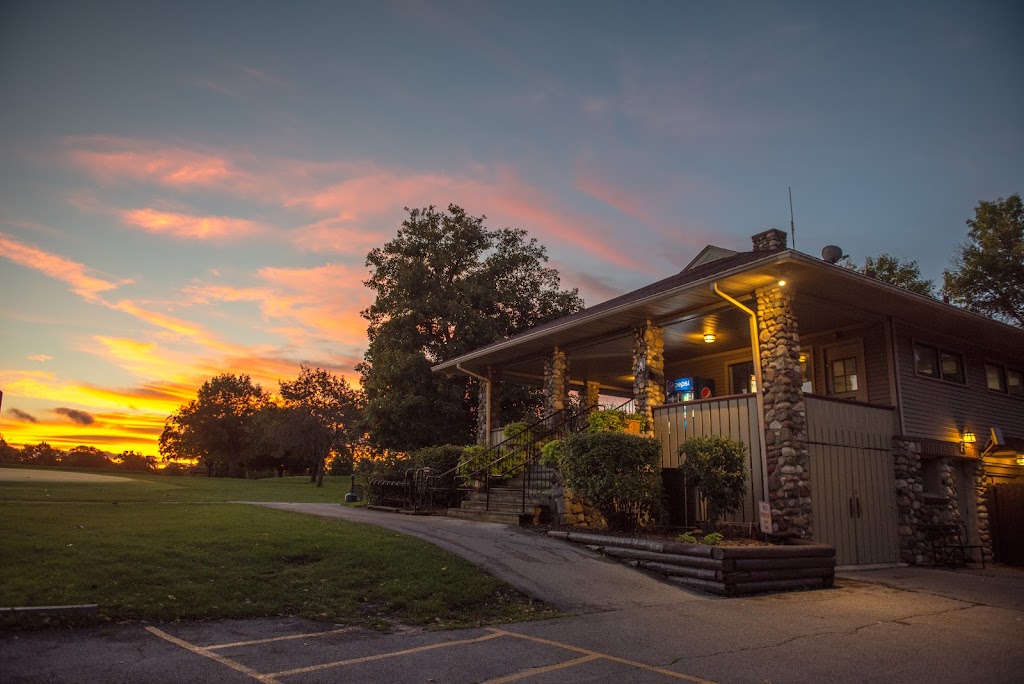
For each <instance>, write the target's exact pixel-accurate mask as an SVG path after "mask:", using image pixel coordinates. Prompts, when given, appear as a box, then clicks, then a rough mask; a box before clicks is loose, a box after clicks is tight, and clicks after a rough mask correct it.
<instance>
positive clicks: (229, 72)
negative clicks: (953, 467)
mask: <svg viewBox="0 0 1024 684" xmlns="http://www.w3.org/2000/svg"><path fill="white" fill-rule="evenodd" d="M834 5H838V4H837V3H818V2H807V3H788V2H781V3H765V2H758V3H754V2H749V3H737V2H725V3H707V2H704V3H698V2H688V1H684V0H680V1H678V2H569V1H564V2H524V1H522V0H516V1H515V2H511V1H509V2H436V3H435V2H412V1H410V2H372V3H371V2H361V3H357V2H316V3H314V2H303V1H301V0H298V1H296V2H287V3H285V2H257V1H244V2H241V1H240V2H229V1H227V0H215V1H213V2H209V1H208V2H201V3H200V2H189V1H187V0H178V1H176V2H168V3H157V2H103V1H96V2H61V3H42V2H35V1H19V0H13V1H10V2H5V3H3V5H2V7H0V257H2V258H0V287H2V292H3V296H2V297H0V320H2V327H0V390H2V391H3V393H4V396H3V408H2V413H0V433H2V434H3V436H4V437H5V438H6V439H7V440H8V442H11V443H15V444H23V443H26V442H27V443H35V442H38V441H40V440H46V441H48V442H50V443H51V444H53V445H55V446H59V447H61V448H64V449H67V448H69V447H71V446H75V445H77V444H90V445H94V446H97V447H100V448H102V449H107V450H110V451H114V452H120V451H121V450H123V449H137V450H139V451H142V452H143V453H147V454H153V455H156V453H157V448H156V439H157V437H158V436H159V434H160V431H161V429H162V427H163V422H164V419H165V417H166V416H167V415H168V414H170V413H172V412H173V411H174V410H175V409H176V408H177V407H178V406H179V405H180V404H181V403H183V402H184V401H186V400H187V399H189V398H191V397H194V395H195V390H196V388H197V387H198V385H199V384H201V383H202V382H203V381H204V380H206V379H208V378H210V377H212V376H213V375H216V374H218V373H221V372H234V373H248V374H250V375H252V376H253V378H254V379H255V380H256V381H257V382H259V383H261V384H262V385H263V386H264V388H266V389H269V390H276V389H277V383H278V380H290V379H293V378H294V377H295V376H296V375H298V372H299V364H300V363H304V364H307V365H313V366H320V367H325V368H329V369H331V370H332V371H334V372H336V373H338V374H343V375H345V377H346V378H347V379H349V380H350V381H352V382H355V381H356V380H357V379H358V375H357V374H356V373H355V372H354V371H353V370H352V368H353V365H354V364H355V363H357V362H358V361H359V360H360V359H361V357H362V354H363V351H364V349H365V346H366V337H365V322H364V321H363V320H362V319H361V318H360V317H359V311H360V310H361V309H362V308H364V307H366V306H367V305H368V304H369V303H370V302H371V298H370V293H369V291H368V290H367V289H366V288H364V287H363V285H362V281H363V280H364V279H365V278H366V269H365V266H364V261H365V257H366V253H367V251H369V250H370V249H371V248H373V247H375V246H379V245H382V244H383V243H384V242H386V241H387V240H388V239H390V238H391V237H392V236H393V235H394V234H395V232H396V230H397V228H398V226H399V224H400V222H401V221H402V218H403V217H404V216H405V212H404V210H403V207H406V206H409V207H413V206H425V205H428V204H435V205H438V206H446V205H447V204H448V203H456V204H459V205H461V206H463V207H464V208H465V209H466V210H467V211H468V212H470V213H471V214H474V215H480V214H485V215H486V216H487V224H488V225H489V226H490V227H491V228H501V227H504V226H512V227H516V228H523V229H526V230H527V231H529V233H530V235H531V236H534V237H537V238H538V239H539V240H540V241H541V242H542V243H543V244H545V245H546V246H547V248H548V252H549V255H550V257H551V262H550V263H551V265H553V266H554V267H555V268H557V269H558V270H559V271H560V272H561V274H562V278H563V285H564V286H569V287H579V288H580V291H581V294H582V295H583V296H584V299H585V300H586V302H587V303H588V304H596V303H598V302H600V301H602V300H604V299H607V298H608V297H610V296H613V295H616V294H619V293H621V292H624V291H626V290H629V289H633V288H635V287H637V286H640V285H643V284H646V283H648V282H651V281H653V280H656V279H658V278H662V277H664V276H667V275H669V274H671V273H673V272H676V271H678V270H679V269H680V268H681V267H682V266H684V265H685V264H686V263H687V262H688V261H689V260H690V259H692V258H693V257H694V256H695V255H696V253H697V252H698V251H699V250H700V249H701V248H702V247H703V246H704V245H706V244H708V243H714V244H718V245H721V246H723V247H729V248H732V249H749V245H750V241H749V236H750V235H752V234H753V233H755V232H759V231H761V230H764V229H766V228H770V227H779V228H784V229H787V231H788V227H789V203H788V197H787V187H789V186H792V189H793V203H794V210H795V217H796V247H797V248H798V249H800V250H801V251H805V252H807V253H809V254H814V255H817V254H819V253H820V250H821V248H822V247H823V246H824V245H826V244H829V243H834V244H838V245H840V246H842V247H843V248H844V249H845V251H846V252H847V253H848V254H850V255H851V256H852V257H853V258H854V259H855V260H857V261H859V262H863V259H864V257H865V256H869V255H872V256H874V255H877V254H879V253H881V252H889V253H891V254H894V255H896V256H898V257H901V258H905V259H916V260H918V262H919V263H920V265H921V268H922V271H923V273H924V275H925V276H927V277H931V278H936V279H937V280H940V279H941V272H942V269H943V268H945V267H947V266H948V260H949V257H950V255H951V254H952V251H953V248H954V245H955V244H956V243H958V242H961V241H963V240H964V239H965V237H966V227H965V225H964V221H965V220H966V219H968V218H969V217H971V216H972V215H973V209H974V207H975V205H976V204H977V203H978V201H979V200H982V199H987V200H993V199H996V198H997V197H1005V196H1007V195H1010V194H1012V193H1015V192H1024V114H1022V112H1024V91H1022V89H1021V87H1020V80H1021V67H1022V66H1024V47H1022V46H1024V41H1022V40H1021V37H1020V28H1021V26H1022V25H1024V10H1022V5H1021V4H1020V3H1019V2H972V3H966V2H960V3H943V2H916V3H915V2H908V3H888V2H886V3H877V4H876V3H866V2H858V3H844V4H843V5H842V6H834Z"/></svg>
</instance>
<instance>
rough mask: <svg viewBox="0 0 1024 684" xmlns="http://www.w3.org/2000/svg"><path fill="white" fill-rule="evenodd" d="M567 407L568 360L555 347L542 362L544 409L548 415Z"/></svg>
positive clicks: (563, 353)
mask: <svg viewBox="0 0 1024 684" xmlns="http://www.w3.org/2000/svg"><path fill="white" fill-rule="evenodd" d="M568 405H569V359H568V358H566V356H565V352H563V351H562V350H560V349H559V348H558V347H555V348H554V350H553V351H552V352H551V356H549V357H548V358H547V359H545V360H544V407H545V409H547V411H548V412H549V413H554V412H555V411H561V410H562V409H564V408H565V407H566V406H568Z"/></svg>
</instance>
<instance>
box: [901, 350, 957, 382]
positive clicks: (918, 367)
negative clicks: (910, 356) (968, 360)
mask: <svg viewBox="0 0 1024 684" xmlns="http://www.w3.org/2000/svg"><path fill="white" fill-rule="evenodd" d="M914 370H915V371H916V372H917V374H918V375H923V376H925V377H928V378H936V379H941V380H947V381H949V382H956V383H959V384H961V385H966V384H967V377H966V375H965V374H964V357H963V356H962V355H960V354H957V353H956V352H951V351H948V350H946V349H939V348H937V347H932V346H931V345H927V344H920V343H918V342H915V343H914Z"/></svg>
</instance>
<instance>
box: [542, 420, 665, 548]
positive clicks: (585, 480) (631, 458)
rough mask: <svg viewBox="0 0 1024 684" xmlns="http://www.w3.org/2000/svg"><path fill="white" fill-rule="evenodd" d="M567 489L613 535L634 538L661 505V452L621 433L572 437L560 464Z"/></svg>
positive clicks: (656, 445)
mask: <svg viewBox="0 0 1024 684" xmlns="http://www.w3.org/2000/svg"><path fill="white" fill-rule="evenodd" d="M559 461H560V463H561V466H562V476H563V478H564V479H565V484H566V486H568V487H569V488H571V489H572V490H574V491H575V492H576V493H577V494H579V495H580V496H582V497H583V498H585V499H587V500H589V501H590V503H591V504H592V505H593V506H594V507H595V508H597V510H598V511H600V513H601V515H603V516H604V519H605V521H607V523H608V527H609V528H610V529H612V530H620V531H625V532H632V531H634V530H636V529H637V528H639V527H640V525H641V523H642V522H643V521H645V520H647V519H649V518H650V517H651V515H652V514H654V513H656V512H657V510H656V508H657V507H658V506H659V504H660V501H661V473H660V470H659V469H660V466H661V446H660V444H659V443H658V442H657V441H655V440H653V439H650V438H648V437H640V436H638V435H628V434H625V433H622V432H594V433H582V434H576V435H571V436H570V437H569V438H568V439H566V440H565V441H564V442H563V447H562V454H561V458H560V459H559Z"/></svg>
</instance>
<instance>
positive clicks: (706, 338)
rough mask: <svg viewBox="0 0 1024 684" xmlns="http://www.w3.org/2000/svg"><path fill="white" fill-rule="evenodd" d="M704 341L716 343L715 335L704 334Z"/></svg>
mask: <svg viewBox="0 0 1024 684" xmlns="http://www.w3.org/2000/svg"><path fill="white" fill-rule="evenodd" d="M704 341H705V342H707V343H708V344H711V343H712V342H714V341H715V333H704Z"/></svg>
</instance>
